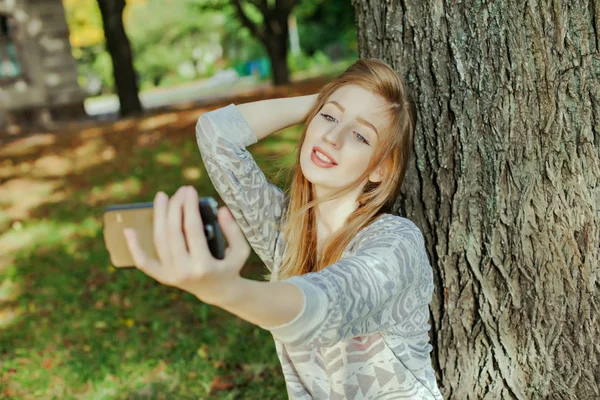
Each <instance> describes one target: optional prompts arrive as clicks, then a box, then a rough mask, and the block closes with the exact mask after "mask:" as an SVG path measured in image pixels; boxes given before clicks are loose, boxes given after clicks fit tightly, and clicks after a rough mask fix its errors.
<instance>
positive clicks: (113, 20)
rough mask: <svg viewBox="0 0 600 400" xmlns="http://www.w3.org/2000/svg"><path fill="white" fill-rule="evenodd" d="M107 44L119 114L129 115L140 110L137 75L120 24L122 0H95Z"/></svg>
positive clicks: (123, 29)
mask: <svg viewBox="0 0 600 400" xmlns="http://www.w3.org/2000/svg"><path fill="white" fill-rule="evenodd" d="M98 6H99V7H100V13H101V14H102V22H103V24H104V36H105V37H106V48H107V50H108V53H109V54H110V57H111V59H112V63H113V75H114V77H115V86H116V87H117V94H118V96H119V103H120V105H121V108H120V115H121V116H128V115H134V114H138V113H141V112H142V105H141V103H140V99H139V94H138V93H139V88H138V84H137V77H136V74H135V70H134V68H133V60H132V58H133V57H132V55H131V46H130V44H129V38H127V34H126V33H125V27H124V26H123V9H124V8H125V0H98Z"/></svg>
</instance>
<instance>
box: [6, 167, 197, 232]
mask: <svg viewBox="0 0 600 400" xmlns="http://www.w3.org/2000/svg"><path fill="white" fill-rule="evenodd" d="M182 175H183V177H184V179H187V180H188V181H194V180H197V179H200V178H201V177H202V171H201V170H200V168H197V167H188V168H184V169H183V171H182ZM0 222H1V221H0Z"/></svg>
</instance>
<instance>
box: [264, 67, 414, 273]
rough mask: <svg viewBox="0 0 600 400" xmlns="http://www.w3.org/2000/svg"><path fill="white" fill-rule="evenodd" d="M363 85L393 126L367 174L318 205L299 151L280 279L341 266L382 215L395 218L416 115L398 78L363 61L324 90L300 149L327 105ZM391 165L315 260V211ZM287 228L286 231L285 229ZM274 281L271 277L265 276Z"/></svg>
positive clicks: (287, 211) (285, 223) (287, 212)
mask: <svg viewBox="0 0 600 400" xmlns="http://www.w3.org/2000/svg"><path fill="white" fill-rule="evenodd" d="M350 84H353V85H359V86H361V87H363V88H365V89H367V90H369V91H371V92H372V93H374V94H375V95H379V96H381V98H383V99H384V100H385V101H386V102H387V103H388V107H387V109H386V110H385V112H386V113H387V115H389V117H390V118H389V124H387V126H386V127H385V128H384V129H383V130H382V132H381V133H380V139H379V142H378V145H377V148H376V149H375V152H374V154H373V157H372V158H371V162H370V163H369V166H368V167H367V169H366V171H365V172H364V173H363V174H362V175H361V176H360V177H359V178H358V179H357V180H356V181H355V182H353V183H351V184H349V185H348V186H346V187H344V188H342V189H340V190H338V191H337V192H335V193H332V194H331V195H329V196H326V197H324V198H322V199H319V200H316V199H315V195H314V189H313V185H312V183H311V182H310V181H308V180H307V179H306V178H305V177H304V174H303V173H302V169H301V168H300V153H301V152H300V151H298V156H297V159H296V162H295V166H294V167H293V178H292V182H291V185H290V187H289V196H288V199H287V200H288V202H287V207H286V209H285V211H284V213H283V215H282V218H281V221H280V224H279V227H278V229H279V230H280V232H282V233H283V235H284V238H285V243H286V247H285V250H284V254H283V258H282V261H281V266H280V268H279V271H278V274H277V279H286V278H289V277H291V276H295V275H303V274H306V273H309V272H315V271H320V270H322V269H323V268H325V267H327V266H328V265H331V264H333V263H335V262H336V261H338V260H339V259H340V258H341V256H342V253H343V251H344V249H345V248H346V247H347V246H348V244H349V243H350V241H351V240H352V238H353V237H354V236H355V235H356V234H357V233H358V232H359V231H360V230H361V229H362V228H364V227H366V226H368V225H369V224H371V223H372V222H373V221H375V220H376V219H377V218H378V217H379V216H380V215H381V214H383V213H385V212H391V208H392V206H393V204H394V201H395V199H396V197H397V196H398V194H399V192H400V186H401V184H402V181H403V179H404V174H405V171H406V167H407V163H408V159H409V157H410V154H411V152H412V148H413V141H414V132H415V125H416V119H417V112H416V108H415V104H414V101H413V99H412V96H411V95H410V93H409V92H408V90H407V89H406V87H405V86H404V84H403V82H402V80H401V79H400V77H399V76H398V74H397V73H396V72H395V71H394V70H393V69H392V68H391V67H390V66H388V65H387V64H385V63H384V62H382V61H380V60H377V59H360V60H358V61H356V62H355V63H354V64H352V65H351V66H350V67H349V68H348V69H347V70H346V71H345V72H343V73H342V74H341V75H340V76H339V77H337V78H336V79H334V80H333V81H331V82H329V83H328V84H327V85H325V86H324V87H323V88H322V89H321V91H320V93H319V96H318V98H317V100H316V101H315V104H314V106H313V108H312V109H311V110H310V111H309V113H308V116H307V120H306V124H305V127H304V130H303V132H302V137H301V138H300V141H299V144H298V149H301V148H302V145H303V143H304V140H305V138H306V131H307V128H308V126H309V124H310V122H311V121H312V119H313V118H314V117H315V116H316V115H317V113H318V112H319V111H320V110H321V108H322V107H323V105H324V104H325V103H326V102H327V99H328V98H329V97H330V96H331V95H332V94H333V93H334V92H335V91H336V90H338V89H339V88H341V87H342V86H344V85H350ZM384 160H385V161H387V163H388V164H387V165H388V168H387V173H386V174H385V175H384V178H383V180H382V181H381V182H378V183H373V182H367V184H366V185H365V187H364V188H363V190H362V192H361V194H360V195H359V197H358V203H359V206H358V208H357V209H356V210H355V211H353V212H352V213H351V214H350V216H349V217H348V219H347V221H346V224H345V225H344V227H343V228H341V229H339V230H338V231H336V232H334V233H333V234H331V236H330V237H329V238H328V239H327V241H326V242H325V243H324V247H323V251H322V254H321V255H320V257H319V258H318V259H317V234H316V214H315V211H316V206H317V205H318V204H320V203H322V202H326V201H329V200H331V199H334V198H337V197H338V196H343V195H345V194H347V193H349V192H351V191H352V190H353V189H356V188H358V187H359V185H360V184H361V183H362V182H364V181H365V179H367V178H368V177H369V175H370V174H371V173H372V172H373V171H375V170H376V169H377V168H381V167H382V165H383V163H384V162H385V161H384ZM282 226H283V229H281V227H282ZM267 278H268V279H270V277H269V276H267Z"/></svg>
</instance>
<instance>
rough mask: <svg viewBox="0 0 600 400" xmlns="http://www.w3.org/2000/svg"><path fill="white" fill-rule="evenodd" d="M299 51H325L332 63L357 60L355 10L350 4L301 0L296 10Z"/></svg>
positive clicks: (347, 1)
mask: <svg viewBox="0 0 600 400" xmlns="http://www.w3.org/2000/svg"><path fill="white" fill-rule="evenodd" d="M295 15H296V18H297V19H298V31H299V35H300V44H301V47H302V50H303V51H304V52H306V53H307V54H309V55H312V54H314V53H315V52H317V51H319V50H321V51H327V52H328V53H330V54H331V56H332V57H333V58H335V59H341V58H347V57H356V56H357V55H358V52H357V41H356V27H355V25H354V19H355V15H354V8H353V7H352V3H351V2H350V0H304V1H301V2H300V4H299V5H298V6H297V7H296V9H295Z"/></svg>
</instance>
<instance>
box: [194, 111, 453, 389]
mask: <svg viewBox="0 0 600 400" xmlns="http://www.w3.org/2000/svg"><path fill="white" fill-rule="evenodd" d="M196 139H197V142H198V147H199V148H200V153H201V156H202V160H203V161H204V165H205V167H206V170H207V172H208V174H209V177H210V179H211V181H212V183H213V185H214V186H215V188H216V190H217V191H218V193H219V195H220V196H221V198H222V199H223V201H224V202H225V204H226V205H227V206H228V207H229V209H230V210H231V212H232V214H233V216H234V217H235V219H236V220H237V223H238V224H239V225H240V227H241V228H242V230H243V232H244V234H245V236H246V238H247V240H248V242H249V243H250V245H251V246H252V248H253V249H254V251H255V252H256V254H257V255H258V256H259V257H260V258H261V259H262V260H263V262H264V263H265V264H266V266H267V268H269V270H271V272H273V275H274V279H276V278H275V276H276V274H277V268H278V267H279V265H280V263H281V258H282V253H283V249H284V247H285V242H284V239H283V237H282V236H283V235H282V234H280V233H279V232H278V230H277V229H276V228H275V222H278V221H279V220H280V218H281V215H282V212H283V210H284V207H285V205H286V195H285V194H284V193H283V192H282V190H281V189H279V188H278V187H276V186H275V185H272V184H270V183H269V182H268V181H267V179H266V178H265V175H264V174H263V172H262V171H261V170H260V168H259V167H258V165H257V164H256V162H255V161H254V159H253V158H252V155H251V154H250V153H249V152H248V151H247V150H246V147H247V146H250V145H251V144H253V143H256V142H257V138H256V135H255V134H254V133H253V132H252V129H251V127H250V126H249V125H248V123H247V122H246V120H245V119H244V118H243V116H242V115H241V113H240V112H239V110H238V109H237V108H236V106H235V105H233V104H231V105H229V106H227V107H224V108H221V109H218V110H215V111H211V112H209V113H206V114H204V115H202V116H201V117H200V118H199V119H198V123H197V125H196ZM286 282H289V283H292V284H294V285H296V286H298V287H299V288H300V290H301V291H302V293H303V294H304V306H303V310H302V311H301V313H300V315H298V317H296V318H295V319H294V320H293V321H290V322H288V323H286V324H284V325H281V326H275V327H263V328H265V329H268V330H269V331H270V332H271V334H272V335H273V337H274V339H275V347H276V349H277V355H278V356H279V359H280V361H281V365H282V369H283V374H284V377H285V381H286V385H287V391H288V396H289V398H290V399H302V400H304V399H350V400H352V399H442V396H441V394H440V391H439V389H438V387H437V383H436V378H435V374H434V371H433V368H432V366H431V359H430V352H431V348H432V347H431V345H430V344H429V336H428V331H429V329H430V326H429V323H428V320H429V308H428V304H429V302H430V301H431V296H432V293H433V275H432V269H431V266H430V264H429V261H428V258H427V253H426V251H425V245H424V240H423V236H422V234H421V231H420V230H419V228H418V227H417V226H416V225H415V224H414V223H412V222H411V221H410V220H408V219H406V218H402V217H398V216H395V215H392V214H384V215H383V216H382V217H380V218H379V219H377V220H376V221H375V222H373V223H372V224H371V225H369V226H367V227H366V228H364V229H362V230H361V231H360V232H359V233H358V234H357V235H356V237H355V238H354V239H353V240H352V241H351V242H350V243H349V245H348V246H347V248H346V249H345V250H344V253H343V255H342V258H341V259H340V260H339V261H338V262H336V263H334V264H332V265H330V266H328V267H327V268H325V269H324V270H322V271H319V272H314V273H309V274H306V275H302V276H294V277H292V278H289V279H287V280H286ZM274 301H276V299H274Z"/></svg>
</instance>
